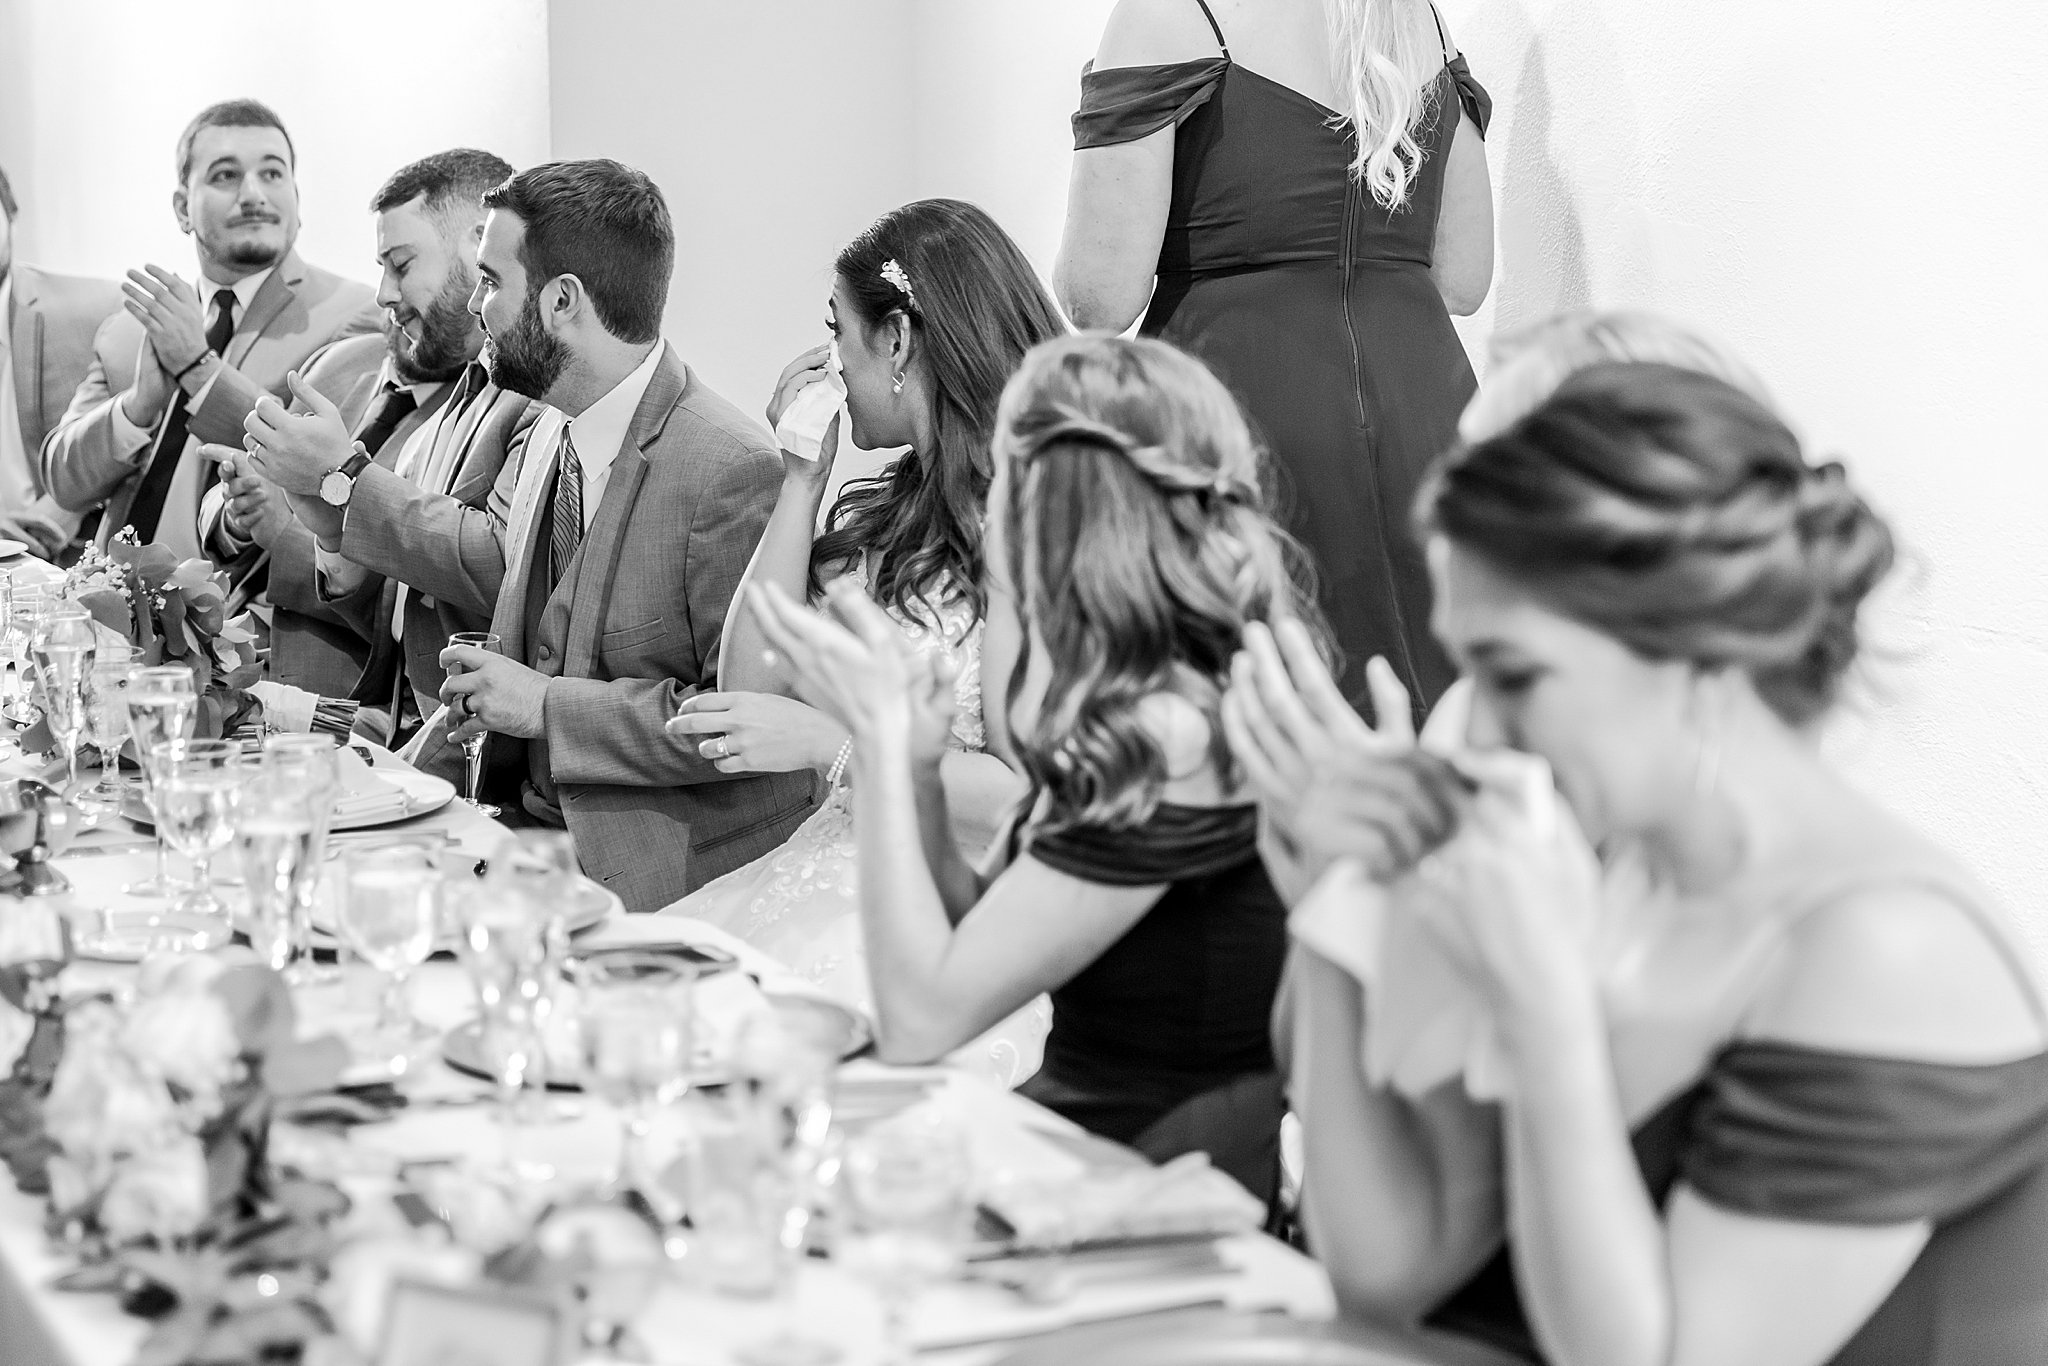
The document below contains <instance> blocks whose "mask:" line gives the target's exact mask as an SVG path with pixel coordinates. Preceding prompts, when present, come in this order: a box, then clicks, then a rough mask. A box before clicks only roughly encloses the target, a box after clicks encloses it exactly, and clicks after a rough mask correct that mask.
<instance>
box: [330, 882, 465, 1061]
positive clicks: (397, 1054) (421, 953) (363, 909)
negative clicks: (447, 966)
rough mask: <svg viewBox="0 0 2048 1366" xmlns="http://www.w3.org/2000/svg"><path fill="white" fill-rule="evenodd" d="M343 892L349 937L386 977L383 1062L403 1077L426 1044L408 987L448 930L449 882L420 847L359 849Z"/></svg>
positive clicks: (380, 1018) (381, 1011)
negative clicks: (444, 886)
mask: <svg viewBox="0 0 2048 1366" xmlns="http://www.w3.org/2000/svg"><path fill="white" fill-rule="evenodd" d="M338 891H339V895H338V896H337V897H336V898H335V899H336V901H337V903H338V907H337V909H338V910H339V912H340V916H339V919H340V922H341V923H340V929H341V933H342V937H343V938H345V939H346V940H347V941H348V945H349V947H350V948H352V949H354V950H355V952H356V953H357V954H358V955H359V956H360V957H361V958H362V959H363V961H364V962H366V963H368V964H369V965H370V966H371V967H373V968H375V969H376V970H377V971H378V972H380V973H382V974H384V991H383V993H382V996H381V998H380V1002H379V1008H378V1012H377V1033H378V1037H379V1038H380V1039H382V1040H384V1041H385V1044H384V1047H385V1048H386V1049H387V1051H385V1052H384V1053H383V1055H382V1056H383V1057H384V1059H385V1060H387V1061H388V1062H390V1064H391V1066H392V1070H393V1071H394V1072H402V1071H404V1070H405V1069H406V1067H407V1066H408V1065H409V1063H410V1060H411V1056H412V1050H413V1047H414V1045H415V1044H416V1043H418V1042H419V1040H420V1039H421V1038H423V1037H424V1036H425V1035H424V1031H423V1030H422V1029H421V1027H420V1025H419V1022H418V1021H416V1020H414V1019H413V1017H412V1011H411V1009H410V1006H409V1003H408V999H407V995H406V986H407V983H408V982H409V981H410V979H411V977H412V973H413V970H414V969H416V968H418V967H419V965H420V964H422V963H424V962H426V961H427V956H428V955H429V954H431V953H432V952H433V951H434V935H435V932H436V931H437V930H438V929H439V928H440V922H441V880H440V873H439V870H438V869H437V868H436V867H435V864H434V854H433V851H432V850H431V849H428V848H426V847H425V846H423V845H418V844H388V845H378V846H373V847H371V848H368V849H359V850H357V851H355V852H354V853H351V854H350V855H349V856H348V858H347V859H346V860H345V861H344V862H343V864H342V868H341V877H340V886H339V888H338Z"/></svg>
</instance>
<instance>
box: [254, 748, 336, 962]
mask: <svg viewBox="0 0 2048 1366" xmlns="http://www.w3.org/2000/svg"><path fill="white" fill-rule="evenodd" d="M263 767H264V769H265V771H267V772H271V773H275V774H277V775H278V776H279V777H280V779H281V780H282V782H283V783H284V784H285V785H286V786H287V787H296V788H299V789H302V790H303V791H304V793H305V799H306V805H307V810H308V811H309V813H310V816H311V820H312V843H311V846H310V848H309V849H308V852H307V863H306V867H305V869H304V870H303V871H302V872H301V873H300V875H299V876H298V878H297V879H296V881H295V882H294V883H293V888H292V903H291V907H290V915H289V919H288V922H287V926H288V929H289V932H290V935H291V949H290V953H289V955H288V960H287V961H289V963H290V964H291V966H290V967H288V968H286V970H285V980H286V981H288V982H290V983H292V984H293V985H294V986H299V985H304V984H306V983H309V982H320V981H327V980H331V979H332V978H334V977H336V976H338V975H339V971H340V970H339V969H334V968H322V967H320V966H319V965H317V964H315V963H314V961H313V901H314V898H315V897H316V896H317V895H318V893H319V890H320V869H321V868H322V866H324V864H325V862H326V859H327V836H328V834H329V832H330V830H331V828H332V826H333V823H334V802H335V799H336V798H337V797H339V796H340V795H341V767H340V763H339V753H338V750H337V745H336V740H335V737H333V736H330V735H321V734H317V733H314V734H306V735H301V734H287V735H273V736H271V737H270V738H269V739H267V740H265V741H264V742H263Z"/></svg>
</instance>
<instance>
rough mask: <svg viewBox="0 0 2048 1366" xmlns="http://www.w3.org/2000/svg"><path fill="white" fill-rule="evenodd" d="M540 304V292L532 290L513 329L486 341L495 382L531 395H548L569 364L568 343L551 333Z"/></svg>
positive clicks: (488, 365) (487, 364) (486, 361)
mask: <svg viewBox="0 0 2048 1366" xmlns="http://www.w3.org/2000/svg"><path fill="white" fill-rule="evenodd" d="M537 305H538V300H537V298H536V295H534V294H528V295H527V296H526V304H525V306H524V307H522V308H521V309H520V310H519V317H518V318H517V319H516V320H515V321H514V322H513V324H512V330H511V331H509V332H502V333H499V332H492V333H489V334H487V338H486V340H485V342H484V355H483V361H484V368H485V369H487V370H489V371H490V375H491V383H493V384H495V385H497V386H498V387H499V388H500V389H509V390H510V391H511V392H513V393H515V394H524V395H525V396H526V397H528V398H546V397H547V393H548V390H550V389H552V388H554V387H555V381H556V380H558V379H560V378H561V377H562V371H564V370H565V369H567V368H568V366H569V346H568V343H566V342H563V341H559V340H557V339H556V338H554V337H551V336H549V335H548V334H547V331H546V329H544V328H543V327H542V326H541V325H540V309H539V307H538V306H537Z"/></svg>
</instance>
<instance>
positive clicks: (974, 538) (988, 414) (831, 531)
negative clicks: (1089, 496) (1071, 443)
mask: <svg viewBox="0 0 2048 1366" xmlns="http://www.w3.org/2000/svg"><path fill="white" fill-rule="evenodd" d="M892 262H893V263H894V265H895V269H894V270H893V271H890V272H888V273H887V274H885V273H884V271H883V267H884V266H885V265H889V264H890V263H892ZM835 264H836V269H837V271H838V275H839V279H840V281H841V282H842V284H843V285H844V293H845V295H846V297H847V298H848V299H849V300H850V301H851V302H852V304H853V307H854V310H855V311H856V312H857V313H858V314H859V319H858V321H859V322H860V324H861V325H862V326H864V327H867V328H869V329H873V328H876V327H879V326H881V325H882V324H884V323H887V322H888V321H889V320H890V319H892V318H894V317H895V316H896V315H898V314H902V315H903V316H905V317H907V318H908V319H909V320H910V327H911V329H912V331H913V332H914V333H915V334H916V336H917V338H918V340H919V342H920V346H919V348H918V352H917V358H916V359H915V360H914V361H913V364H914V365H916V366H918V367H919V368H921V369H922V370H923V372H924V378H925V387H926V391H927V392H928V393H929V394H930V395H931V405H932V412H931V428H932V432H933V442H932V449H930V450H913V451H906V452H905V453H904V454H902V455H900V456H898V457H897V458H896V459H895V460H894V461H892V462H891V463H890V464H889V466H888V468H886V469H884V470H883V471H882V472H881V473H880V474H877V475H875V476H873V477H871V478H867V479H859V480H855V481H853V482H851V483H849V484H848V485H847V486H846V487H845V488H844V489H842V490H841V491H840V494H839V498H838V500H837V501H836V502H835V503H833V505H832V511H831V513H830V514H829V515H828V516H827V517H826V519H825V530H824V533H823V534H822V535H820V536H819V537H818V538H817V540H816V541H814V542H813V543H812V545H811V591H812V593H813V594H816V593H817V592H818V591H819V590H820V587H821V584H822V580H823V577H824V573H825V571H827V570H840V571H843V570H845V569H847V568H849V567H851V566H852V565H854V564H857V563H859V562H860V561H861V560H862V558H863V557H867V558H868V559H869V563H870V567H871V574H870V577H869V585H868V587H869V592H870V593H871V594H872V595H873V597H874V599H875V601H877V602H879V603H881V604H882V605H883V606H885V607H889V608H891V609H893V610H895V611H897V612H898V613H901V614H903V615H911V614H916V615H918V616H921V617H924V618H926V619H927V620H932V621H936V613H935V612H934V611H932V610H931V609H932V608H934V607H935V606H936V605H937V604H938V603H939V602H942V601H946V600H949V599H952V598H953V597H955V596H956V595H958V596H964V597H965V598H966V599H967V601H968V603H969V604H970V605H971V606H972V607H973V609H974V615H975V616H976V618H979V617H980V616H981V614H982V612H983V610H984V608H985V607H986V606H987V599H986V597H985V596H984V594H983V591H982V584H981V578H982V574H981V568H982V550H981V523H982V516H983V513H984V510H985V508H986V505H987V501H988V486H989V479H990V477H991V474H992V472H993V468H994V467H993V466H992V464H991V463H990V456H989V435H990V433H991V432H992V431H993V429H994V427H995V420H996V404H997V403H998V401H1000V399H1001V398H1002V393H1003V385H1004V384H1005V383H1006V382H1007V381H1008V380H1009V378H1010V376H1011V375H1012V374H1013V373H1015V371H1016V369H1017V366H1018V363H1019V362H1021V361H1022V360H1023V359H1024V353H1025V352H1027V351H1029V350H1030V349H1031V348H1032V347H1034V346H1036V345H1038V343H1040V342H1043V341H1046V340H1048V339H1050V338H1053V337H1057V336H1061V335H1063V334H1064V333H1065V332H1066V330H1067V326H1066V323H1065V321H1064V320H1063V319H1062V318H1061V317H1060V311H1059V309H1058V307H1056V306H1055V305H1054V303H1053V301H1052V296H1051V295H1049V294H1048V293H1046V289H1045V286H1044V285H1043V284H1042V283H1040V281H1039V278H1038V273H1037V272H1036V271H1034V270H1033V269H1032V268H1031V262H1030V261H1028V260H1027V259H1025V256H1024V253H1023V251H1022V250H1021V249H1020V248H1019V247H1018V246H1017V244H1016V243H1015V242H1013V241H1012V240H1010V235H1009V234H1008V233H1006V232H1004V231H1003V230H1002V228H1001V227H1000V226H999V225H998V224H997V223H996V221H995V220H994V219H993V218H991V217H989V216H988V214H987V213H985V212H984V211H982V210H981V209H979V208H977V207H975V206H974V205H972V204H968V203H965V202H963V201H961V200H958V199H923V200H919V201H917V202H916V203H914V204H905V205H904V206H903V207H902V208H900V209H895V210H892V211H891V212H889V213H886V214H884V215H882V217H881V218H880V219H878V220H876V222H875V225H874V226H873V227H871V228H869V229H868V230H867V231H866V232H864V233H862V234H861V235H860V236H859V237H856V238H854V239H853V241H852V242H850V243H848V244H847V247H846V249H845V250H844V251H842V252H840V253H839V259H838V261H837V262H836V263H835ZM895 277H900V279H899V278H895ZM906 284H907V288H906Z"/></svg>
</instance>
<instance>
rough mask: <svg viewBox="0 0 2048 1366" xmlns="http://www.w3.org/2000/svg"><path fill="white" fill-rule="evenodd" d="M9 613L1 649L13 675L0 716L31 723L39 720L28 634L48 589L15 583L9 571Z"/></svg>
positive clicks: (21, 723)
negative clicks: (32, 690)
mask: <svg viewBox="0 0 2048 1366" xmlns="http://www.w3.org/2000/svg"><path fill="white" fill-rule="evenodd" d="M6 587H7V600H6V604H5V605H6V609H7V614H6V617H5V618H4V620H0V626H4V628H5V629H4V631H0V650H4V651H5V653H6V660H7V665H8V671H9V674H10V680H9V688H8V697H7V703H6V705H5V706H4V707H0V716H4V717H5V718H6V719H7V720H9V721H12V722H13V723H14V724H15V725H17V726H32V725H34V724H35V720H36V709H35V704H34V703H33V702H32V701H31V700H30V698H29V690H28V687H27V680H26V677H25V675H26V674H27V672H28V649H29V637H30V636H31V635H32V634H33V633H34V631H35V623H36V617H37V616H38V615H39V614H40V612H41V610H42V605H43V599H44V596H45V590H44V588H43V586H42V585H40V584H32V583H24V584H17V583H15V582H14V576H13V575H12V574H9V575H8V576H7V581H6Z"/></svg>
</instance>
